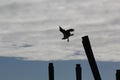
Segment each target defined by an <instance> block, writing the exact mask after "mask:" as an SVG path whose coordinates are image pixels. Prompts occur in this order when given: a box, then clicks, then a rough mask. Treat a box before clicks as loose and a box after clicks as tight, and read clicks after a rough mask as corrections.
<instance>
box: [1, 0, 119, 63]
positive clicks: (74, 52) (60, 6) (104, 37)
mask: <svg viewBox="0 0 120 80" xmlns="http://www.w3.org/2000/svg"><path fill="white" fill-rule="evenodd" d="M0 1H1V3H0V52H1V53H0V56H7V57H21V58H23V59H25V60H72V59H86V56H85V54H84V50H83V46H82V40H81V37H82V36H85V35H89V37H90V40H91V44H92V47H93V51H94V55H95V57H96V59H97V60H100V61H101V60H102V61H120V58H119V57H120V53H119V52H120V49H119V48H120V45H119V44H120V37H119V33H120V27H119V25H120V16H119V14H120V10H119V9H120V5H119V2H120V1H119V0H116V1H113V0H90V1H89V0H69V1H68V0H29V1H24V0H9V1H8V0H0ZM58 26H62V27H63V28H65V29H68V28H74V29H75V32H74V34H75V35H74V36H73V37H71V38H70V42H69V43H67V42H66V41H63V40H61V38H62V34H61V33H60V32H59V30H58V28H59V27H58Z"/></svg>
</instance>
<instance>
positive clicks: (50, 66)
mask: <svg viewBox="0 0 120 80" xmlns="http://www.w3.org/2000/svg"><path fill="white" fill-rule="evenodd" d="M48 68H49V80H54V66H53V63H49V67H48Z"/></svg>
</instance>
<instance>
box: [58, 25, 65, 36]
mask: <svg viewBox="0 0 120 80" xmlns="http://www.w3.org/2000/svg"><path fill="white" fill-rule="evenodd" d="M59 30H60V32H62V33H63V34H65V30H64V29H63V28H62V27H60V26H59Z"/></svg>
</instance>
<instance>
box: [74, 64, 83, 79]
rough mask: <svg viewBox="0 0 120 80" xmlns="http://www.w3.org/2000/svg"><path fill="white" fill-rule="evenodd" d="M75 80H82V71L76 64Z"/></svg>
mask: <svg viewBox="0 0 120 80" xmlns="http://www.w3.org/2000/svg"><path fill="white" fill-rule="evenodd" d="M75 69H76V80H82V69H81V66H80V64H76V68H75Z"/></svg>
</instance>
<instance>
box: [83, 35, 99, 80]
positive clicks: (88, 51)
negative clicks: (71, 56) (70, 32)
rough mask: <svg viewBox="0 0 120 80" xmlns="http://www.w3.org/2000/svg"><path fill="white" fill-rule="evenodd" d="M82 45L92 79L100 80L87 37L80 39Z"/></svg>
mask: <svg viewBox="0 0 120 80" xmlns="http://www.w3.org/2000/svg"><path fill="white" fill-rule="evenodd" d="M82 43H83V46H84V49H85V52H86V55H87V58H88V61H89V65H90V67H91V70H92V73H93V76H94V79H95V80H101V77H100V74H99V70H98V67H97V64H96V61H95V58H94V55H93V52H92V48H91V45H90V41H89V38H88V36H84V37H82Z"/></svg>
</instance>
